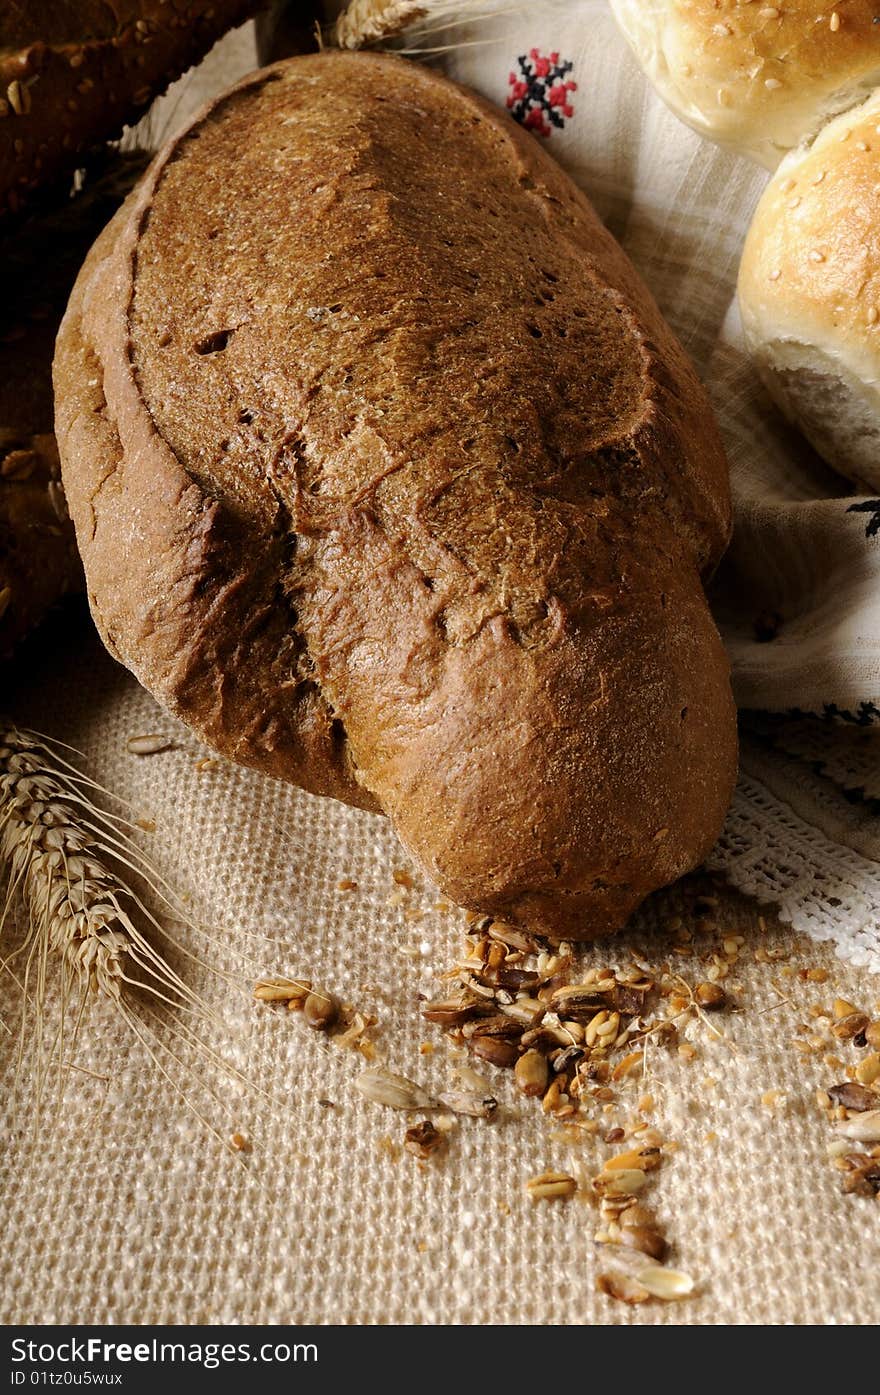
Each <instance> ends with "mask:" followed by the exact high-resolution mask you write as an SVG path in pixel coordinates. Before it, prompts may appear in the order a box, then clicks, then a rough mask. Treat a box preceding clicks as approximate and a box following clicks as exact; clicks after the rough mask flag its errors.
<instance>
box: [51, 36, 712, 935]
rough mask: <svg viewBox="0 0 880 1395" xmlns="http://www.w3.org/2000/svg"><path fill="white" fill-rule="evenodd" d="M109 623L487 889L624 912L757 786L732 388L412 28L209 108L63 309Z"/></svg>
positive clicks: (574, 931) (277, 763)
mask: <svg viewBox="0 0 880 1395" xmlns="http://www.w3.org/2000/svg"><path fill="white" fill-rule="evenodd" d="M55 385H56V398H57V418H56V420H57V432H58V440H59V447H60V451H61V457H62V465H63V472H64V481H65V486H66V489H67V492H68V498H69V503H70V508H71V512H72V514H73V518H74V521H75V524H76V529H77V536H78V540H79V545H80V549H81V552H82V556H83V560H84V562H85V567H86V575H87V580H88V588H89V595H90V599H91V604H92V607H93V611H94V615H95V618H96V621H97V623H98V625H99V627H100V630H101V632H102V634H103V636H104V638H105V640H106V642H107V644H108V646H109V647H110V648H111V649H112V650H113V652H114V653H116V654H117V655H119V656H120V657H121V658H122V659H123V661H124V662H125V663H126V664H128V665H129V666H130V667H131V668H132V669H133V671H134V672H135V673H136V674H137V675H138V677H139V678H140V679H141V680H142V682H143V683H145V685H146V686H147V687H148V688H150V690H151V691H152V692H153V693H155V694H156V696H157V697H158V698H159V700H160V701H162V702H164V703H165V704H167V705H168V706H169V707H170V708H172V709H173V710H174V711H176V712H177V713H179V714H180V715H181V716H182V717H183V718H184V719H185V720H186V721H187V722H189V723H190V724H191V725H192V726H193V727H195V728H196V729H197V730H198V731H199V732H200V733H202V735H203V736H204V737H205V738H206V739H207V740H208V741H209V742H210V743H211V744H212V745H213V746H215V747H216V748H217V749H218V750H220V751H222V752H224V753H225V754H227V755H229V756H231V757H232V758H233V759H235V760H238V761H242V762H245V763H247V764H250V765H253V766H256V767H257V768H259V769H261V770H265V771H268V772H269V773H270V774H273V775H277V776H281V777H282V778H285V779H288V780H291V781H294V782H296V783H298V784H300V785H303V786H304V787H305V788H306V789H310V790H313V791H316V792H318V793H321V794H333V795H336V796H337V797H339V798H341V799H345V800H348V801H350V802H352V803H358V804H362V805H365V806H366V807H368V808H381V809H383V810H384V811H385V812H386V813H388V814H389V815H390V817H391V818H392V820H393V822H394V824H395V827H396V828H397V830H398V832H399V834H400V836H401V838H402V840H403V842H404V843H405V845H406V846H407V847H408V848H409V849H410V851H411V852H412V853H413V854H414V855H415V856H416V857H417V858H418V859H419V860H420V862H421V863H422V864H423V865H424V866H425V867H426V868H427V870H428V871H429V872H430V873H431V875H432V876H433V877H435V878H436V880H437V882H438V883H439V884H440V886H441V887H443V888H444V890H445V891H446V892H448V893H449V894H450V895H451V896H452V897H454V898H455V899H456V900H457V901H459V902H460V903H462V904H464V905H466V906H468V907H472V908H474V909H479V910H482V911H486V912H488V913H493V914H496V915H499V916H503V917H505V918H507V919H509V920H512V921H517V922H521V923H528V924H529V925H531V926H532V927H533V928H535V929H536V930H542V931H544V932H547V933H549V934H551V935H557V936H563V935H564V936H571V937H574V938H590V937H592V936H594V935H597V934H601V933H602V932H605V931H608V930H612V929H615V928H617V927H618V926H620V925H621V924H622V923H623V921H624V920H625V919H626V917H627V916H628V915H629V913H630V912H631V911H632V909H633V908H634V907H635V906H636V905H637V904H638V902H639V901H641V899H642V898H643V897H644V896H645V895H646V894H647V893H648V892H649V891H651V890H652V889H654V888H656V887H658V886H661V885H663V884H664V883H667V882H669V881H671V880H672V879H674V878H675V877H677V876H679V875H680V874H681V873H683V872H685V871H686V870H687V869H689V868H690V867H692V866H694V865H695V864H696V863H698V862H699V861H700V860H701V859H702V858H703V856H704V855H705V853H706V852H707V851H708V849H709V848H710V847H711V845H712V842H713V840H714V839H715V837H716V835H717V833H718V830H719V828H720V825H721V821H722V819H723V816H724V812H725V809H726V807H727V803H728V800H729V797H730V793H731V787H732V783H733V779H734V768H735V763H736V755H735V725H734V709H733V704H732V700H731V695H730V689H729V684H728V668H727V662H726V659H725V656H724V652H723V650H722V647H721V644H720V641H719V638H718V634H717V632H716V630H715V627H714V625H713V623H712V619H711V617H710V614H709V611H708V608H707V605H706V601H705V598H704V595H703V591H702V585H701V574H705V573H706V572H707V571H709V570H711V569H712V568H713V567H714V565H715V564H716V562H717V561H718V558H719V557H720V555H721V553H722V551H723V549H724V546H725V543H726V541H727V537H728V531H729V527H730V504H729V497H728V485H727V475H726V467H725V461H724V456H723V453H722V450H721V446H720V444H719V438H718V434H717V431H716V428H715V425H714V423H713V419H712V414H711V411H710V408H709V406H708V403H707V400H706V397H705V395H704V393H703V391H702V389H701V387H700V385H699V383H698V381H697V379H696V377H695V375H694V372H693V370H692V368H691V367H690V365H689V363H688V361H687V359H686V358H685V355H684V354H683V352H682V350H681V348H680V347H679V345H678V344H677V343H676V342H675V340H674V339H673V337H672V335H671V333H670V332H669V330H668V329H667V327H666V326H665V324H664V323H663V321H662V319H661V317H660V314H659V312H658V310H657V308H656V306H655V305H654V303H653V301H652V299H651V297H650V295H649V294H648V292H647V290H646V289H645V287H644V286H643V285H642V283H641V282H640V280H639V278H638V276H637V274H636V273H635V271H634V270H633V268H632V266H631V265H630V264H629V262H628V261H627V260H626V258H625V256H624V254H623V253H622V251H621V250H620V248H619V247H618V246H617V244H616V243H615V242H614V241H613V239H612V238H611V237H610V236H609V234H608V233H607V232H606V231H605V230H604V229H603V228H602V226H601V224H600V223H599V221H598V220H597V218H596V216H595V214H594V213H593V212H592V210H591V208H590V206H589V204H588V203H587V201H586V200H585V199H584V197H583V196H582V195H581V194H580V193H579V192H578V190H577V189H576V188H575V187H574V185H573V184H571V183H570V181H569V180H568V179H567V178H566V177H565V176H564V175H563V174H562V172H561V171H560V170H559V169H558V168H557V167H556V165H555V164H554V163H553V161H552V160H550V159H549V158H548V157H547V156H546V155H545V154H544V153H543V152H542V150H541V149H540V148H539V147H538V145H537V143H536V142H534V141H533V140H532V139H531V138H530V137H528V136H527V135H525V134H524V133H523V132H522V131H521V129H520V128H519V127H517V126H516V125H515V124H514V123H513V122H512V121H510V120H509V118H507V117H506V116H504V115H502V114H499V113H498V112H496V111H495V110H494V109H493V108H491V107H490V106H489V105H488V104H486V103H484V102H483V101H481V100H480V99H478V98H477V97H476V96H474V95H473V94H471V93H468V92H466V91H464V90H462V89H460V88H459V87H457V86H455V85H453V84H451V83H450V82H448V81H446V80H445V79H443V78H440V77H438V76H436V75H435V74H433V73H431V72H429V71H427V70H425V69H423V68H421V67H419V66H416V65H413V64H409V63H407V62H405V61H403V60H400V59H394V58H389V57H377V56H367V55H362V54H361V55H343V54H339V53H325V54H323V55H320V56H315V57H310V58H298V59H293V60H291V61H290V62H287V63H283V64H278V65H277V66H276V67H274V68H270V69H266V70H264V71H263V72H261V73H258V74H255V75H253V76H252V77H250V78H248V79H247V80H245V81H244V82H243V83H241V84H240V85H239V86H238V87H236V88H235V89H233V90H232V91H230V92H228V93H227V94H225V95H224V96H222V97H220V98H219V99H218V100H217V101H215V102H214V103H213V105H211V106H210V107H208V108H207V109H206V110H204V111H203V112H202V113H201V114H200V115H199V117H197V118H196V120H195V121H194V122H193V124H192V125H191V127H190V128H189V130H188V131H187V132H185V133H183V135H181V136H180V137H179V138H178V139H176V140H175V141H174V142H172V143H171V144H170V145H169V146H168V147H167V148H166V149H165V150H164V151H162V152H161V154H160V155H159V156H158V157H157V158H156V160H155V161H154V163H153V165H152V167H151V169H150V171H149V173H148V175H147V177H146V178H145V180H144V181H143V183H142V184H141V186H140V187H139V189H138V190H137V191H136V192H135V194H134V195H133V196H132V197H131V199H130V200H129V202H128V204H127V205H126V206H125V207H124V208H123V210H122V211H121V212H120V214H119V215H118V216H117V217H116V219H115V220H114V221H113V223H112V224H111V225H110V227H109V228H108V229H107V230H106V231H105V233H104V234H103V236H102V237H101V239H100V241H99V243H98V244H97V246H96V247H95V248H94V249H93V251H92V253H91V255H90V257H89V259H88V262H87V263H86V266H85V267H84V269H83V272H82V274H81V276H80V279H79V282H78V284H77V287H76V290H75V293H74V295H73V298H72V300H71V304H70V307H69V310H68V313H67V316H66V318H65V321H64V324H63V326H62V330H61V333H60V336H59V342H58V349H57V356H56V366H55Z"/></svg>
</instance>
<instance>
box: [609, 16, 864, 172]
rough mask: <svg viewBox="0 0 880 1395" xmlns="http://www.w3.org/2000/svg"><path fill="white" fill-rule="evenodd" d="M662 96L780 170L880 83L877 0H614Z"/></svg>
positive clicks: (698, 126) (713, 135)
mask: <svg viewBox="0 0 880 1395" xmlns="http://www.w3.org/2000/svg"><path fill="white" fill-rule="evenodd" d="M611 7H612V9H613V10H614V13H615V15H616V16H617V20H618V23H619V24H620V26H621V28H622V29H623V31H624V33H625V34H626V37H627V38H628V40H629V42H630V44H631V45H632V48H633V50H634V51H635V55H636V57H637V58H638V60H639V63H640V64H641V66H642V67H643V68H644V70H645V72H646V73H647V75H648V77H649V78H650V79H651V81H652V82H653V84H654V86H655V87H656V89H657V91H658V92H659V94H660V96H661V97H662V98H663V100H664V101H665V102H666V103H667V104H668V105H669V106H670V107H671V108H672V110H673V111H674V112H675V113H676V114H677V115H678V116H680V117H681V119H682V120H683V121H686V122H687V123H688V125H690V126H693V128H694V129H695V130H696V131H699V132H700V134H701V135H704V136H707V137H709V139H711V140H714V141H717V142H719V143H720V144H721V145H727V146H730V147H732V148H733V149H735V150H738V151H739V152H740V153H741V154H743V155H749V156H751V158H752V159H754V160H757V161H759V163H761V164H763V165H766V166H767V167H768V168H769V169H774V168H775V167H776V165H777V164H778V163H779V161H780V159H781V158H782V157H783V156H784V155H785V154H786V152H787V151H789V150H792V149H793V148H794V147H795V146H796V145H798V144H800V142H801V140H803V139H804V138H805V137H808V136H811V135H812V134H814V133H815V132H816V131H817V130H818V129H819V128H820V126H821V125H822V123H823V122H824V121H827V120H829V119H830V118H831V117H833V116H836V115H838V114H839V113H840V112H842V111H845V110H846V109H847V108H849V107H852V106H855V105H856V104H857V103H858V102H860V101H862V100H863V99H864V98H865V97H866V96H867V95H868V93H869V92H871V91H872V90H873V88H874V87H875V86H877V85H878V84H880V3H877V0H837V4H836V6H835V0H828V3H822V0H778V3H776V4H764V3H762V0H611Z"/></svg>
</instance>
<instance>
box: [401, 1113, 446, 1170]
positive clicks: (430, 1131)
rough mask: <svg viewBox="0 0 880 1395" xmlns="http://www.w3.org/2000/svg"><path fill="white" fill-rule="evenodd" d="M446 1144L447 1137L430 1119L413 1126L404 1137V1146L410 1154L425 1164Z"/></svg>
mask: <svg viewBox="0 0 880 1395" xmlns="http://www.w3.org/2000/svg"><path fill="white" fill-rule="evenodd" d="M445 1143H446V1138H445V1135H444V1134H442V1133H441V1132H440V1130H439V1129H438V1128H436V1127H435V1125H434V1124H432V1123H431V1121H430V1119H423V1120H422V1122H421V1123H420V1124H413V1125H411V1127H410V1128H408V1129H407V1130H406V1132H405V1133H404V1135H403V1146H404V1148H405V1149H406V1151H407V1152H408V1153H412V1154H413V1155H414V1157H417V1158H420V1159H421V1160H422V1161H423V1162H424V1161H426V1160H427V1159H428V1158H430V1157H431V1155H432V1153H436V1152H437V1151H438V1149H440V1148H442V1147H443V1146H444V1144H445Z"/></svg>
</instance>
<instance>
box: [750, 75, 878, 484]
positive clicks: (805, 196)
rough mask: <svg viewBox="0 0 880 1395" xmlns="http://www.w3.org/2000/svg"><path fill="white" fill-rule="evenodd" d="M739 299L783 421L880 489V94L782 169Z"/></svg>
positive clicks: (756, 226) (767, 197) (762, 209)
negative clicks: (791, 423) (783, 413)
mask: <svg viewBox="0 0 880 1395" xmlns="http://www.w3.org/2000/svg"><path fill="white" fill-rule="evenodd" d="M739 301H740V308H741V312H742V320H743V328H744V331H745V337H746V342H747V344H748V346H749V349H750V351H751V353H752V355H753V358H754V361H755V363H756V365H757V367H758V371H759V372H760V374H761V377H762V378H763V380H764V382H765V383H766V385H767V388H768V389H769V391H770V393H771V395H772V396H773V398H774V399H775V401H776V402H777V403H778V404H779V406H780V407H781V408H782V410H783V411H784V412H785V414H786V416H787V417H788V418H789V419H790V420H791V421H793V422H794V423H795V424H796V425H797V426H799V427H800V429H801V430H802V431H803V433H804V434H805V435H806V436H807V438H808V439H809V440H810V442H811V443H812V444H813V446H815V448H816V450H818V451H819V453H820V454H821V455H823V456H824V457H825V459H826V460H827V461H828V462H829V464H831V465H833V466H834V468H835V469H837V470H839V471H840V472H841V473H842V474H844V475H847V476H849V477H850V478H853V479H856V480H859V481H864V482H865V483H866V484H868V485H870V486H871V488H872V489H878V488H880V93H877V94H875V95H874V96H873V97H871V98H870V99H869V100H868V101H867V102H865V103H864V104H863V105H862V106H860V107H858V108H857V109H856V110H855V111H850V112H847V113H846V114H845V115H844V116H840V117H838V118H837V119H836V120H835V121H832V122H830V123H829V124H828V125H827V126H826V127H825V129H824V130H823V131H822V133H821V135H820V136H819V137H818V138H817V139H816V140H815V141H814V142H813V144H812V145H811V146H810V147H809V148H808V149H804V150H800V151H795V152H794V153H792V154H791V155H789V156H788V157H787V159H786V160H784V161H783V163H782V165H781V166H780V168H779V170H778V172H777V173H776V174H775V175H774V177H773V179H771V181H770V183H769V185H768V186H767V189H766V190H765V192H764V195H763V197H762V199H761V202H760V203H759V205H758V208H757V210H756V212H755V217H754V220H753V222H752V226H751V228H750V230H749V235H748V237H747V239H746V244H745V249H744V251H743V258H742V264H741V267H740V277H739Z"/></svg>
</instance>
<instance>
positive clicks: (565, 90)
mask: <svg viewBox="0 0 880 1395" xmlns="http://www.w3.org/2000/svg"><path fill="white" fill-rule="evenodd" d="M516 61H517V65H518V68H519V72H517V73H514V72H512V73H511V74H510V77H509V78H508V85H509V87H510V92H509V93H508V97H507V107H508V110H509V111H510V114H511V116H512V117H513V119H514V120H515V121H518V122H519V123H520V125H522V126H525V127H526V128H527V129H528V130H530V131H534V132H535V134H536V135H538V136H550V135H552V134H553V130H554V127H555V128H556V130H559V131H561V130H562V128H563V127H564V126H565V121H566V118H567V117H570V116H574V107H573V106H572V104H571V101H570V95H571V93H572V92H576V91H577V83H576V82H573V81H572V80H571V78H569V76H568V74H569V73H570V72H571V71H572V68H573V67H574V64H573V63H571V62H564V63H562V62H560V59H559V54H558V53H551V54H550V55H549V57H546V56H545V55H544V54H542V53H541V51H540V50H539V49H537V48H533V49H530V50H529V53H528V55H526V54H521V55H520V57H519V58H518V59H517V60H516Z"/></svg>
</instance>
